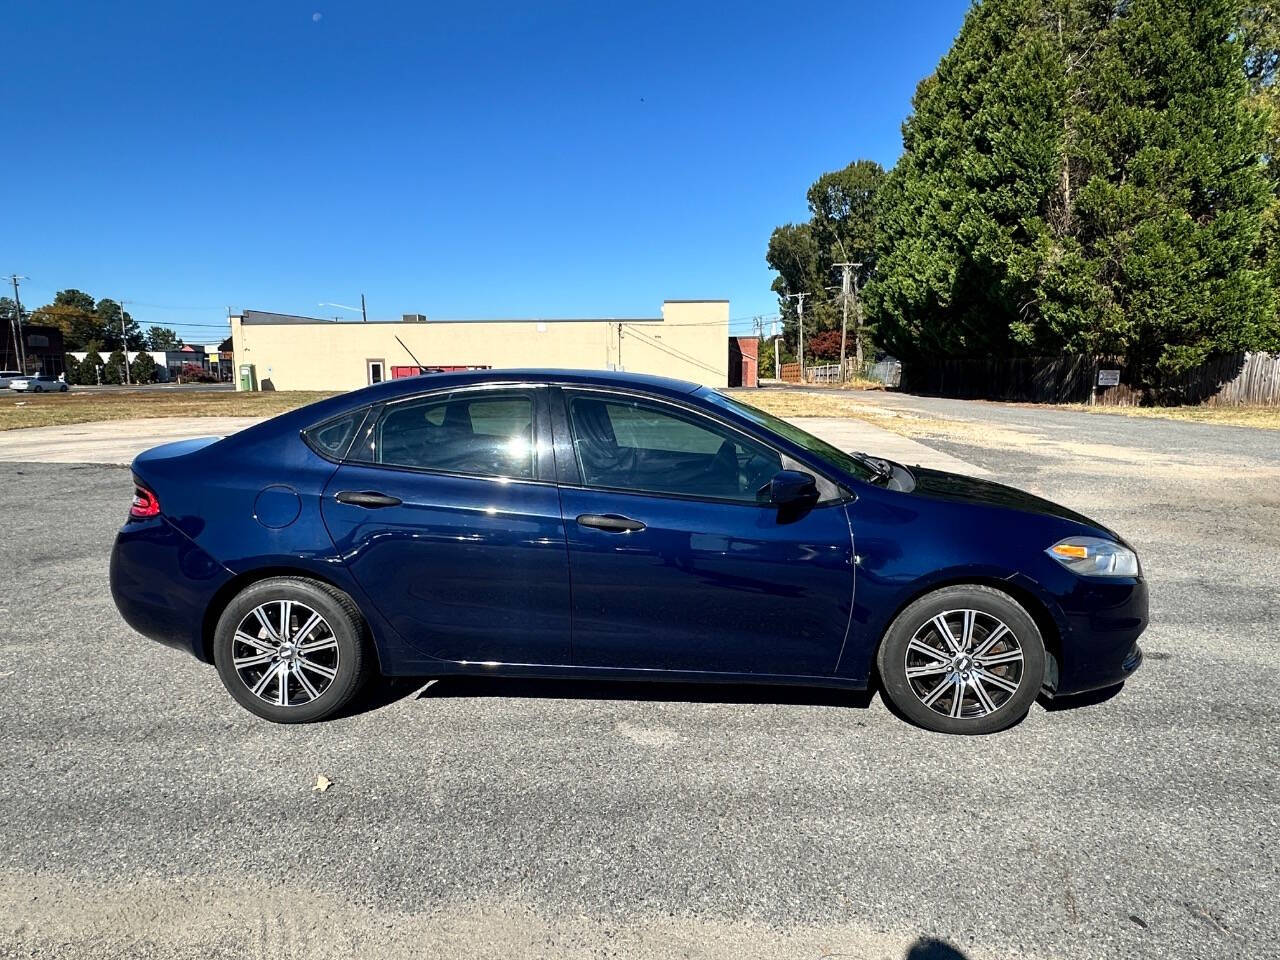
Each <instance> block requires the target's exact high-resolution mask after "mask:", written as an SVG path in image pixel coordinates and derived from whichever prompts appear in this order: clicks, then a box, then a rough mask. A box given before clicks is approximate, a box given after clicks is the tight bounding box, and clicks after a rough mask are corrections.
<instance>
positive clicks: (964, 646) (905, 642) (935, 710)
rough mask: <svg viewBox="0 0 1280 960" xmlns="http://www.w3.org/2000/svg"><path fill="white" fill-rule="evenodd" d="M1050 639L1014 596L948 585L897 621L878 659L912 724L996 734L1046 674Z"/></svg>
mask: <svg viewBox="0 0 1280 960" xmlns="http://www.w3.org/2000/svg"><path fill="white" fill-rule="evenodd" d="M1044 662H1045V648H1044V638H1043V637H1042V636H1041V634H1040V629H1039V628H1038V627H1037V626H1036V622H1035V620H1034V619H1032V617H1031V615H1030V614H1028V613H1027V611H1026V610H1025V609H1024V608H1023V607H1022V605H1021V604H1019V603H1018V602H1017V601H1016V600H1014V599H1013V597H1011V596H1009V595H1008V594H1007V593H1004V592H1002V591H1000V590H996V589H994V588H992V587H986V586H981V585H978V584H962V585H958V586H952V587H944V588H942V589H940V590H936V591H934V592H933V593H929V594H926V595H925V596H923V597H921V598H920V599H918V600H916V601H915V602H913V603H911V604H910V605H909V606H908V607H907V608H906V609H905V610H903V611H902V613H900V614H898V616H897V617H896V618H895V619H894V621H893V623H892V624H891V625H890V627H889V630H888V632H887V633H886V634H885V637H884V642H883V643H881V645H880V652H879V655H878V658H877V665H878V666H879V668H880V682H881V685H882V687H883V690H884V692H885V695H886V696H887V697H888V698H889V700H890V701H891V702H892V703H893V705H894V706H895V707H897V709H898V710H899V711H901V713H903V714H904V715H905V716H906V717H907V718H908V719H909V720H911V721H912V722H914V723H916V724H918V725H920V726H922V727H925V728H927V729H929V730H937V731H940V732H942V733H970V734H975V733H994V732H995V731H997V730H1003V729H1004V728H1005V727H1008V726H1010V725H1011V724H1014V723H1017V722H1018V721H1019V720H1021V719H1022V718H1023V717H1024V716H1026V714H1027V711H1028V710H1030V709H1031V704H1032V703H1033V702H1034V701H1035V698H1036V695H1037V694H1038V693H1039V691H1040V685H1041V681H1042V680H1043V677H1044Z"/></svg>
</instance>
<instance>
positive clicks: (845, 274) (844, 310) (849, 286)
mask: <svg viewBox="0 0 1280 960" xmlns="http://www.w3.org/2000/svg"><path fill="white" fill-rule="evenodd" d="M832 266H835V267H839V268H840V270H841V277H840V306H841V312H840V382H841V383H844V382H845V370H844V351H845V338H846V337H847V336H848V328H849V297H850V292H851V290H853V289H854V286H853V285H854V284H856V283H857V275H856V273H854V271H856V270H859V269H861V267H862V264H861V263H849V262H847V261H846V262H845V263H835V264H832ZM851 277H852V282H851V280H850V278H851ZM861 321H862V317H861V314H857V315H856V316H855V318H854V337H855V345H854V350H855V352H856V353H857V357H858V360H857V363H858V369H859V370H861V369H862V322H861Z"/></svg>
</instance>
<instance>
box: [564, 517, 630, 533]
mask: <svg viewBox="0 0 1280 960" xmlns="http://www.w3.org/2000/svg"><path fill="white" fill-rule="evenodd" d="M578 526H580V527H594V528H595V529H597V530H607V531H608V532H609V533H635V532H637V531H640V530H643V529H644V524H643V523H641V522H640V521H639V520H632V519H631V518H630V517H623V516H619V515H618V514H616V513H584V514H581V515H579V517H578Z"/></svg>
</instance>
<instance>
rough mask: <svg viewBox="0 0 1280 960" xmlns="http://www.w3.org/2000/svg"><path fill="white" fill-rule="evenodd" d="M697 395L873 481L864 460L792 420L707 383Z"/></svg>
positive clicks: (872, 471) (872, 473)
mask: <svg viewBox="0 0 1280 960" xmlns="http://www.w3.org/2000/svg"><path fill="white" fill-rule="evenodd" d="M698 396H700V397H702V398H703V399H705V400H710V401H711V402H712V403H714V404H715V405H716V406H718V407H723V408H724V409H726V410H731V411H732V412H734V413H736V414H738V416H740V417H745V418H746V419H748V420H750V421H751V422H752V423H756V424H759V425H760V426H762V427H765V428H766V429H768V430H771V431H773V432H774V433H776V434H778V435H779V436H782V437H786V438H787V439H788V440H790V441H791V442H792V443H794V444H795V445H796V446H798V447H802V448H804V449H805V450H808V451H809V452H810V453H812V454H815V455H817V456H819V457H821V458H822V459H823V460H826V461H827V462H828V463H830V464H832V465H833V466H835V467H838V468H839V469H841V470H843V471H844V472H845V473H848V474H851V475H852V476H855V477H857V478H858V479H859V480H867V481H874V480H875V479H876V476H877V473H876V470H875V468H874V467H872V466H871V465H870V464H868V463H867V462H866V461H864V460H860V459H859V458H857V457H855V456H854V455H853V454H851V453H845V452H844V451H843V450H841V449H840V448H839V447H834V446H832V445H831V444H829V443H827V441H825V440H821V439H819V438H818V437H815V436H814V435H813V434H812V433H807V432H806V431H804V430H801V429H800V428H799V427H797V426H795V425H794V424H791V423H787V421H785V420H783V419H781V418H780V417H775V416H774V415H773V414H771V413H765V412H764V411H763V410H761V409H759V408H758V407H753V406H751V404H749V403H743V402H742V401H741V400H737V399H734V398H733V397H726V396H725V395H724V394H723V393H720V392H719V391H718V390H712V389H711V388H710V387H704V388H703V389H702V390H700V391H698Z"/></svg>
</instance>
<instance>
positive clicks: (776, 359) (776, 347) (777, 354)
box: [773, 319, 782, 380]
mask: <svg viewBox="0 0 1280 960" xmlns="http://www.w3.org/2000/svg"><path fill="white" fill-rule="evenodd" d="M773 379H775V380H781V379H782V320H781V319H779V320H778V333H775V334H774V335H773Z"/></svg>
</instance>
